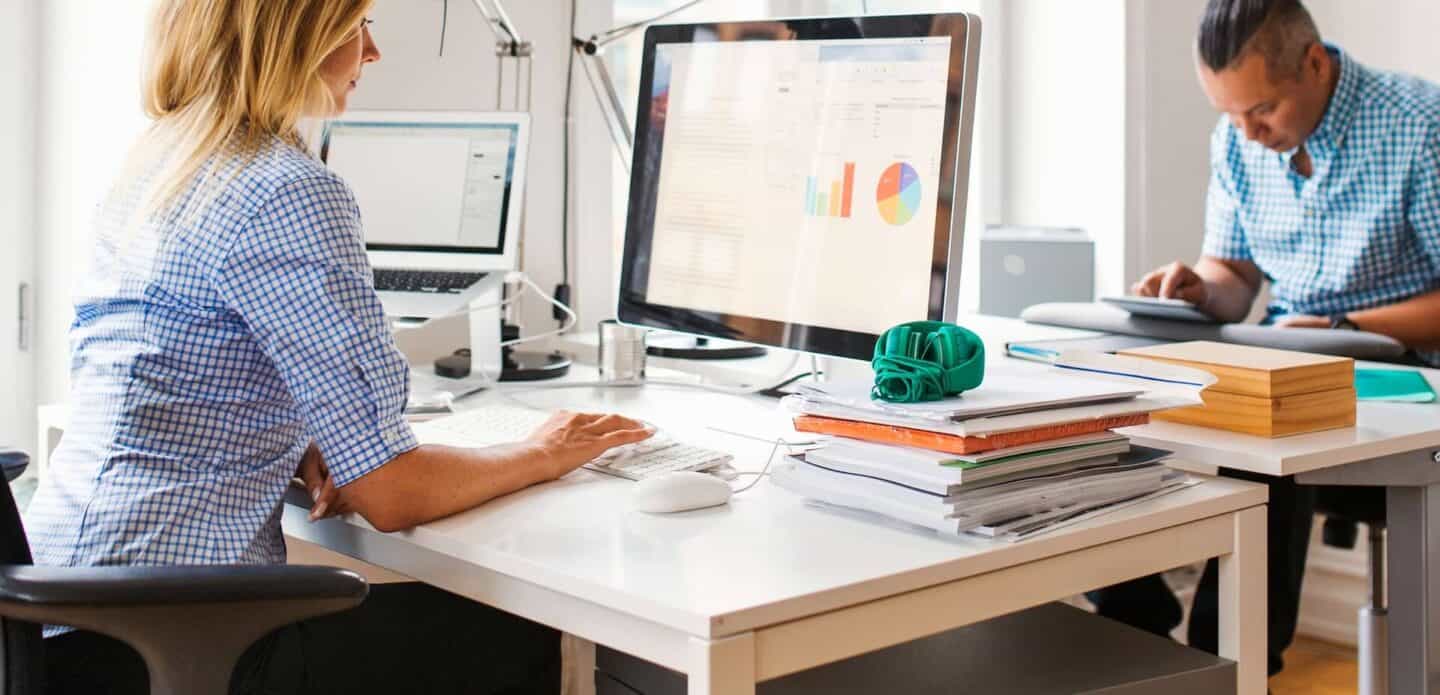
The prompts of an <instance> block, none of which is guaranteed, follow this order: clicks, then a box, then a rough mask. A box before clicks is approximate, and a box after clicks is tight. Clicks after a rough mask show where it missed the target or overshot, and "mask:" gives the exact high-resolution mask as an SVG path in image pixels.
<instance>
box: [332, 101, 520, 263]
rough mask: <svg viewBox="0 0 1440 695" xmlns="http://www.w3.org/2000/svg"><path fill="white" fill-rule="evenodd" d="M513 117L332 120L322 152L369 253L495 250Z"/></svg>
mask: <svg viewBox="0 0 1440 695" xmlns="http://www.w3.org/2000/svg"><path fill="white" fill-rule="evenodd" d="M519 134H520V126H519V125H517V124H515V123H463V122H454V123H424V122H396V121H363V120H356V121H338V122H335V123H332V124H330V125H329V126H328V127H327V128H326V133H325V137H324V139H323V143H322V145H321V158H322V159H324V160H325V162H326V163H327V164H328V165H329V166H330V168H331V169H332V170H334V171H335V172H336V173H337V174H339V175H340V176H341V178H343V179H345V181H346V182H347V183H349V184H350V187H351V188H352V189H353V190H354V191H355V198H356V200H357V201H358V202H359V204H360V213H361V217H362V219H364V221H365V244H366V247H367V248H369V249H370V250H371V251H444V252H446V253H477V254H498V253H500V252H501V250H502V249H503V248H504V244H505V233H506V222H507V219H508V217H509V216H510V215H512V214H516V213H515V212H514V211H513V210H511V206H510V201H511V192H512V187H513V185H514V181H515V163H516V150H517V144H518V138H519Z"/></svg>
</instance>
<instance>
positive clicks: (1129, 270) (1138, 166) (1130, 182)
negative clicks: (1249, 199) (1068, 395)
mask: <svg viewBox="0 0 1440 695" xmlns="http://www.w3.org/2000/svg"><path fill="white" fill-rule="evenodd" d="M1204 6H1205V2H1204V0H1165V1H1164V2H1156V1H1155V0H1126V9H1127V17H1126V41H1125V44H1126V52H1127V54H1128V56H1127V58H1126V61H1125V65H1126V72H1127V77H1126V88H1125V90H1126V130H1127V133H1126V155H1125V167H1126V171H1125V179H1126V184H1125V185H1126V189H1127V194H1126V197H1127V204H1126V206H1127V216H1126V230H1127V231H1126V243H1127V248H1126V253H1125V256H1126V262H1125V265H1124V268H1123V275H1124V277H1125V278H1126V282H1127V283H1128V282H1132V281H1133V280H1134V279H1136V278H1138V277H1139V276H1140V274H1141V273H1143V272H1146V271H1148V270H1150V269H1152V268H1155V267H1158V266H1160V265H1163V264H1165V263H1169V262H1171V261H1175V260H1183V261H1186V262H1193V261H1194V260H1195V259H1196V258H1198V257H1199V254H1200V242H1201V240H1202V239H1203V237H1204V233H1205V191H1206V189H1207V188H1208V187H1209V182H1210V154H1209V152H1210V132H1211V131H1212V130H1213V129H1214V127H1215V123H1216V122H1217V120H1218V119H1219V115H1218V114H1216V113H1215V111H1214V109H1212V108H1211V107H1210V104H1209V102H1208V101H1207V100H1206V99H1205V95H1204V93H1203V92H1202V91H1201V90H1200V86H1199V83H1198V81H1197V78H1196V76H1195V62H1194V46H1195V37H1196V31H1197V29H1198V27H1199V22H1200V15H1201V11H1202V10H1203V9H1204ZM1116 270H1121V269H1119V268H1117V269H1116ZM1126 286H1128V284H1127V285H1126ZM1115 289H1123V288H1120V287H1117V288H1115Z"/></svg>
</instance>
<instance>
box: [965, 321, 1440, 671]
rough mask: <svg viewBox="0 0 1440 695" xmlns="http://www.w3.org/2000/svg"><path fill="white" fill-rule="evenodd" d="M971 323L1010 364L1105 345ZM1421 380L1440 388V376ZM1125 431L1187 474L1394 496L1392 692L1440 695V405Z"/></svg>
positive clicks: (1364, 407) (1040, 329) (1017, 325)
mask: <svg viewBox="0 0 1440 695" xmlns="http://www.w3.org/2000/svg"><path fill="white" fill-rule="evenodd" d="M965 322H966V325H968V326H971V327H972V329H974V330H977V332H980V333H981V334H982V335H983V336H984V337H985V338H986V339H987V348H988V349H989V350H990V352H991V354H993V355H1002V354H1004V353H1003V349H1004V341H1005V340H1015V339H1025V340H1043V339H1051V338H1065V337H1084V336H1091V335H1096V334H1094V333H1087V332H1084V331H1075V330H1071V329H1065V328H1050V327H1045V326H1033V325H1030V324H1026V323H1024V322H1022V321H1018V320H1013V319H998V318H993V317H967V319H966V320H965ZM1012 361H1016V360H1012ZM1358 366H1361V367H1379V368H1391V369H1394V368H1396V367H1395V366H1394V365H1383V364H1371V363H1365V362H1361V363H1359V364H1358ZM1422 372H1423V373H1424V374H1425V376H1426V378H1428V379H1429V380H1430V384H1431V385H1432V386H1433V387H1440V370H1434V369H1426V370H1422ZM1121 431H1122V432H1123V433H1124V434H1127V435H1129V436H1130V437H1131V438H1132V439H1133V440H1134V441H1135V442H1136V443H1138V444H1143V445H1146V446H1154V447H1159V448H1161V449H1169V450H1171V451H1174V452H1175V453H1176V457H1177V459H1179V460H1181V461H1183V462H1184V463H1185V464H1186V465H1187V466H1195V465H1197V464H1198V465H1200V466H1204V467H1208V468H1209V469H1210V470H1214V469H1216V468H1230V469H1236V470H1245V471H1251V472H1255V473H1266V474H1269V475H1282V476H1283V475H1295V476H1296V480H1298V481H1299V482H1301V483H1305V484H1311V485H1376V486H1384V487H1386V489H1387V492H1386V511H1387V528H1388V546H1389V547H1388V552H1387V554H1386V565H1387V567H1386V569H1387V575H1388V578H1389V585H1388V591H1387V595H1388V598H1389V605H1390V613H1389V619H1388V621H1387V642H1388V651H1389V666H1388V672H1389V679H1390V692H1393V693H1440V465H1437V464H1440V404H1406V403H1374V402H1361V403H1360V404H1359V409H1358V412H1357V418H1356V424H1355V426H1354V427H1349V428H1345V429H1338V430H1331V431H1328V432H1317V433H1314V434H1306V435H1298V436H1294V437H1284V438H1281V439H1266V438H1263V437H1253V436H1249V435H1243V434H1236V433H1232V432H1224V431H1221V430H1212V429H1206V428H1203V427H1194V426H1190V425H1177V424H1173V423H1168V422H1156V423H1153V424H1150V425H1145V426H1143V427H1131V428H1128V429H1125V430H1121Z"/></svg>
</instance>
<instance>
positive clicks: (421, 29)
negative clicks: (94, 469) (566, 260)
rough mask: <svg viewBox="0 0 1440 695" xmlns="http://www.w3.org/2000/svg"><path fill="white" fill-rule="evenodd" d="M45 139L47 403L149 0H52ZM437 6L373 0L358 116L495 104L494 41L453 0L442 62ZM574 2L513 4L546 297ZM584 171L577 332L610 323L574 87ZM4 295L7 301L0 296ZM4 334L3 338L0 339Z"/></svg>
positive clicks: (602, 177) (554, 262) (43, 372)
mask: <svg viewBox="0 0 1440 695" xmlns="http://www.w3.org/2000/svg"><path fill="white" fill-rule="evenodd" d="M41 4H42V5H43V6H44V12H43V17H42V22H43V29H42V32H41V37H42V42H43V45H44V49H43V56H42V66H41V72H40V75H41V77H40V81H41V83H42V85H43V95H42V111H41V113H42V114H43V116H42V120H43V122H44V126H43V127H42V129H41V137H40V153H41V154H40V158H41V167H40V169H41V177H40V181H41V183H40V192H39V197H40V227H41V230H42V231H41V233H40V242H39V247H40V250H39V256H40V257H39V276H40V278H41V286H40V288H39V290H40V304H41V307H40V308H41V312H42V313H41V314H40V316H41V322H42V325H41V327H40V335H39V343H38V345H37V348H38V349H39V350H40V351H41V357H40V360H39V362H40V364H39V370H40V374H39V379H38V382H39V396H40V400H41V402H50V401H58V400H63V399H64V398H65V396H66V392H67V388H68V385H67V361H68V355H67V352H68V345H67V344H66V331H67V328H68V326H69V323H70V321H71V319H72V316H73V314H72V311H71V298H70V287H71V286H72V284H73V282H74V280H75V279H76V276H77V273H78V272H80V270H81V268H82V267H83V264H80V263H77V262H76V261H77V259H83V258H84V257H85V255H86V254H88V250H89V246H90V230H89V218H90V212H91V210H92V209H93V206H94V204H95V203H96V202H97V201H98V200H99V199H100V197H101V195H102V194H103V192H104V190H105V188H106V186H108V184H109V183H110V181H111V178H112V177H113V176H114V172H115V169H116V168H117V167H118V165H119V163H120V161H121V159H123V156H124V152H125V148H126V147H127V146H128V145H129V144H130V143H131V142H132V141H133V140H134V138H135V137H136V136H137V135H138V134H139V133H140V132H141V130H142V129H143V126H144V119H143V116H142V115H141V112H140V109H139V92H138V88H139V75H140V56H141V50H142V44H143V39H144V30H145V19H146V15H147V11H146V7H147V6H148V0H45V2H43V3H41ZM579 5H580V7H581V12H580V15H579V17H578V26H577V29H578V30H579V31H581V32H590V31H594V30H597V29H601V28H606V27H608V26H609V25H610V22H609V17H610V11H609V4H608V3H596V2H580V3H579ZM441 6H442V3H441V0H379V3H378V5H377V7H376V9H375V11H374V14H373V18H374V19H375V20H376V25H375V33H376V40H377V41H378V42H379V44H380V49H381V51H382V53H383V60H382V61H381V62H380V63H378V64H375V65H373V66H370V67H369V68H368V69H367V70H366V76H365V79H364V81H363V82H362V84H361V87H360V89H359V91H358V92H357V93H356V94H355V96H354V98H353V100H352V105H353V106H354V107H355V108H389V109H402V108H403V109H473V110H489V109H492V108H493V106H494V98H495V96H494V95H495V89H494V86H495V82H494V80H495V61H496V58H495V55H494V41H493V39H492V38H491V36H490V34H489V32H488V31H486V29H485V27H484V25H483V24H482V23H481V21H480V17H479V14H478V13H477V12H476V11H475V9H474V7H473V6H472V5H471V3H470V2H468V0H452V1H451V2H450V26H449V32H448V40H447V41H446V47H445V57H444V58H439V57H438V56H437V53H438V50H439V41H440V20H441ZM568 8H569V3H568V2H566V1H565V0H532V1H529V2H524V3H520V2H510V3H509V4H508V9H509V10H510V11H511V13H512V15H513V18H514V21H515V23H516V25H517V26H518V27H519V29H520V30H521V32H522V33H523V34H525V35H526V36H527V38H529V39H530V40H532V41H533V42H534V44H535V59H534V112H535V128H534V131H533V132H534V136H533V137H534V141H533V143H532V147H531V154H530V157H531V162H530V181H529V195H528V198H527V200H526V226H527V229H526V235H527V236H526V239H525V268H526V270H527V271H528V272H529V273H530V274H531V275H532V276H533V277H534V278H535V280H536V282H537V283H538V284H540V285H541V286H542V287H544V288H545V289H546V290H547V291H549V290H550V289H552V288H553V287H554V285H555V284H556V282H558V281H559V279H560V218H561V205H560V201H561V195H560V189H561V171H562V168H561V167H562V163H561V159H562V157H561V134H562V132H563V128H564V127H565V123H564V119H563V117H562V115H561V112H562V108H561V103H562V101H563V87H564V76H565V70H566V67H567V64H566V59H567V45H568V42H567V41H566V37H567V36H568V32H569V15H568ZM575 88H576V90H577V91H576V93H575V109H574V112H575V114H576V118H577V126H576V131H575V132H576V136H575V139H574V147H573V149H572V156H573V158H574V159H573V161H574V162H575V163H576V166H577V171H578V174H577V176H576V177H575V181H574V183H573V185H572V196H571V208H572V210H573V211H574V214H573V215H572V227H571V229H572V256H571V258H572V264H571V269H572V283H573V284H574V285H575V287H576V290H575V297H574V300H575V303H576V304H577V308H578V309H579V310H580V313H581V316H582V321H583V324H582V327H584V326H589V325H593V324H594V322H595V321H597V320H599V319H600V318H604V317H607V316H610V315H613V313H614V309H613V301H614V299H613V298H614V286H613V281H612V278H611V275H610V272H609V268H611V267H613V265H614V260H613V259H612V258H611V255H612V251H611V246H610V244H609V238H610V226H609V220H610V178H609V177H610V168H609V167H610V160H609V157H611V156H612V155H611V154H610V148H609V145H608V142H609V141H608V139H607V138H606V136H605V131H604V130H603V126H602V125H601V124H600V121H599V120H598V118H597V117H595V116H594V115H593V109H594V106H593V100H592V99H591V97H590V96H589V94H588V93H587V92H584V91H582V90H583V89H584V86H583V83H582V81H581V80H578V79H577V81H576V82H575ZM0 301H4V299H3V296H0ZM524 309H525V313H524V318H525V320H526V322H527V325H526V332H527V334H535V333H539V332H542V331H547V330H550V329H552V328H554V327H555V326H556V324H555V322H554V321H553V320H551V319H550V309H549V305H548V304H545V303H543V302H541V301H534V300H531V301H528V302H526V304H525V307H524ZM0 339H3V335H0Z"/></svg>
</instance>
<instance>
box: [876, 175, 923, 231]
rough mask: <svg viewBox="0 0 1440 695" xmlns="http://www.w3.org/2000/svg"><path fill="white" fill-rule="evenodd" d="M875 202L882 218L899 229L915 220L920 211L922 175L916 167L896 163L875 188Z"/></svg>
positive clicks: (881, 177) (882, 176) (881, 176)
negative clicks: (916, 171) (916, 170)
mask: <svg viewBox="0 0 1440 695" xmlns="http://www.w3.org/2000/svg"><path fill="white" fill-rule="evenodd" d="M875 202H876V204H877V205H879V206H880V218H881V219H883V220H885V221H886V222H888V223H890V224H892V225H895V226H897V227H898V226H900V225H902V224H905V223H906V222H909V221H910V220H911V219H912V218H914V217H915V213H916V212H919V211H920V175H919V174H917V173H915V167H912V166H910V165H909V164H906V163H905V162H896V163H894V164H891V165H890V166H889V167H888V168H886V169H885V171H884V173H882V174H880V185H878V186H876V187H875Z"/></svg>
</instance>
